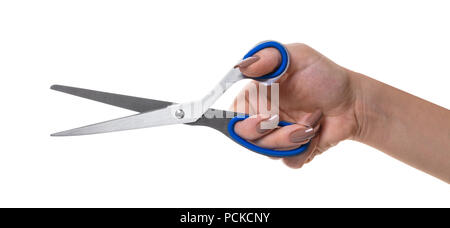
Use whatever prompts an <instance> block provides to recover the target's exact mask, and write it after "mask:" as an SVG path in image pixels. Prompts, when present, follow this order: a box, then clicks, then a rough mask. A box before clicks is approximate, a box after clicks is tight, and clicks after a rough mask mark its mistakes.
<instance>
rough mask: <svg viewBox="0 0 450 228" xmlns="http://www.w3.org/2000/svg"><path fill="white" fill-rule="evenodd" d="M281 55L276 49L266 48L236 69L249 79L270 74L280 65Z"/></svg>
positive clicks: (238, 65) (242, 62) (239, 64)
mask: <svg viewBox="0 0 450 228" xmlns="http://www.w3.org/2000/svg"><path fill="white" fill-rule="evenodd" d="M280 63H281V55H280V53H279V52H278V50H277V49H275V48H264V49H262V50H261V51H258V52H256V53H255V54H254V55H253V56H252V57H248V58H246V59H244V60H242V61H241V62H239V63H238V64H237V65H236V67H239V70H240V71H241V72H242V73H243V74H244V75H245V76H247V77H259V76H263V75H266V74H269V73H271V72H273V71H275V69H276V68H277V67H278V66H279V65H280Z"/></svg>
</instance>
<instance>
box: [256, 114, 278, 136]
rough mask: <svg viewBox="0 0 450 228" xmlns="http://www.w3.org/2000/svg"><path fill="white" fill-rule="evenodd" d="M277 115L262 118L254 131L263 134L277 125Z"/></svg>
mask: <svg viewBox="0 0 450 228" xmlns="http://www.w3.org/2000/svg"><path fill="white" fill-rule="evenodd" d="M278 120H279V117H278V115H277V114H275V115H273V116H268V117H266V118H263V119H262V120H261V121H260V122H259V123H258V125H257V126H256V131H258V133H260V134H264V133H266V132H268V131H270V130H272V129H274V128H276V127H277V126H278Z"/></svg>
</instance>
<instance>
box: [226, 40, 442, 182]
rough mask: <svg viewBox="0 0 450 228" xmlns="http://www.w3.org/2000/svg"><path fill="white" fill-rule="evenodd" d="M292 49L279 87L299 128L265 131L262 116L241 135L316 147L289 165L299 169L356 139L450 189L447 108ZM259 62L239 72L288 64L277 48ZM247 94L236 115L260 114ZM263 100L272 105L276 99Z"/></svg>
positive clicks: (240, 128) (285, 111) (285, 109)
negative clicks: (310, 132)
mask: <svg viewBox="0 0 450 228" xmlns="http://www.w3.org/2000/svg"><path fill="white" fill-rule="evenodd" d="M285 47H286V48H287V49H288V52H289V55H290V60H291V63H290V66H289V68H288V70H287V72H286V74H285V75H284V76H283V77H281V78H280V79H279V81H277V82H278V83H279V91H280V94H279V110H280V112H279V119H280V120H284V121H289V122H293V123H297V124H294V125H291V126H286V127H283V128H275V129H269V130H266V131H261V129H260V127H259V126H260V123H261V122H262V121H268V120H267V119H268V118H269V117H270V116H268V115H267V114H258V115H255V116H253V117H254V118H248V119H246V120H244V121H240V122H238V123H237V124H236V126H235V131H236V133H237V134H239V135H240V136H241V137H243V138H245V139H247V140H248V141H250V142H252V143H254V144H256V145H258V146H261V147H265V148H271V149H276V150H287V149H292V148H296V147H298V146H300V145H302V144H304V143H307V142H308V141H309V140H310V141H311V144H310V147H309V148H308V150H307V151H306V152H304V153H302V154H300V155H297V156H293V157H287V158H282V160H283V162H284V163H285V164H286V165H287V166H289V167H292V168H300V167H302V166H303V164H305V163H307V162H309V161H311V160H312V159H313V158H314V156H315V155H317V154H321V153H323V152H324V151H326V150H327V149H328V148H330V147H332V146H335V145H337V144H338V143H339V142H340V141H343V140H346V139H350V140H355V141H359V142H362V143H364V144H367V145H370V146H372V147H374V148H377V149H379V150H381V151H383V152H385V153H386V154H388V155H390V156H392V157H394V158H396V159H398V160H400V161H402V162H405V163H407V164H409V165H411V166H413V167H415V168H417V169H420V170H422V171H424V172H427V173H429V174H431V175H433V176H435V177H438V178H440V179H442V180H444V181H446V182H448V183H450V111H449V110H448V109H445V108H443V107H440V106H437V105H435V104H432V103H430V102H427V101H425V100H422V99H420V98H418V97H415V96H413V95H411V94H408V93H405V92H403V91H400V90H398V89H396V88H393V87H391V86H389V85H386V84H384V83H381V82H379V81H376V80H374V79H371V78H369V77H367V76H364V75H362V74H359V73H356V72H353V71H350V70H348V69H345V68H343V67H341V66H339V65H337V64H336V63H334V62H332V61H331V60H329V59H328V58H326V57H325V56H323V55H322V54H320V53H319V52H317V51H315V50H314V49H312V48H311V47H309V46H307V45H305V44H288V45H285ZM254 56H258V57H259V58H258V60H257V61H254V60H253V61H252V63H251V64H243V65H241V66H238V67H239V68H240V70H241V72H242V73H243V74H244V75H246V76H249V77H257V76H262V75H265V74H267V73H270V72H272V71H273V70H274V69H276V67H277V66H278V64H279V63H280V61H281V56H280V55H279V53H278V51H277V50H276V49H273V48H267V49H263V50H261V51H260V52H258V53H256V54H255V55H254ZM251 83H258V82H255V81H254V82H251ZM246 89H247V88H246ZM246 89H244V90H243V91H242V92H241V93H240V94H239V95H238V97H237V98H236V100H235V102H234V104H233V106H232V108H233V110H235V111H239V112H246V113H252V112H253V113H259V112H258V111H259V110H258V106H257V103H258V102H257V101H256V100H250V98H249V96H248V93H247V92H246ZM264 95H265V96H267V98H268V100H269V102H270V95H266V94H264ZM242 98H245V101H246V105H245V107H244V108H245V110H239V109H237V107H238V106H237V105H236V101H237V100H239V99H242ZM318 113H320V114H322V115H318ZM272 121H273V120H272ZM308 128H313V129H314V135H313V137H312V138H311V136H310V137H309V138H307V139H306V140H303V141H301V142H293V140H292V135H293V134H294V133H297V134H296V135H299V134H300V135H305V133H304V132H305V131H306V130H307V129H308ZM297 139H298V137H297Z"/></svg>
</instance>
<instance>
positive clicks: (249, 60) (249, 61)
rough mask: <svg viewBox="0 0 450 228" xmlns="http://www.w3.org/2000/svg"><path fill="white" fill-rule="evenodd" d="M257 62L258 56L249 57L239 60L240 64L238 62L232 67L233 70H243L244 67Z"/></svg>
mask: <svg viewBox="0 0 450 228" xmlns="http://www.w3.org/2000/svg"><path fill="white" fill-rule="evenodd" d="M258 60H259V56H250V57H248V58H245V59H243V60H241V61H240V62H238V63H237V64H236V65H235V66H234V68H236V67H240V68H245V67H248V66H250V65H252V64H253V63H255V62H256V61H258Z"/></svg>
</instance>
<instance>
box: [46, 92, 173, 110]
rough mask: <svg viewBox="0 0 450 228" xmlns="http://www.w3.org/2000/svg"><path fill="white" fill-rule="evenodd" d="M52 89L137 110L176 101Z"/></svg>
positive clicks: (156, 108)
mask: <svg viewBox="0 0 450 228" xmlns="http://www.w3.org/2000/svg"><path fill="white" fill-rule="evenodd" d="M50 89H53V90H56V91H59V92H63V93H68V94H71V95H75V96H78V97H83V98H86V99H89V100H94V101H98V102H101V103H105V104H109V105H113V106H116V107H121V108H125V109H128V110H132V111H135V112H149V111H153V110H158V109H162V108H166V107H168V106H169V105H172V104H174V103H172V102H167V101H160V100H153V99H147V98H141V97H132V96H127V95H121V94H115V93H107V92H101V91H95V90H90V89H82V88H76V87H71V86H63V85H52V86H51V87H50Z"/></svg>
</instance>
